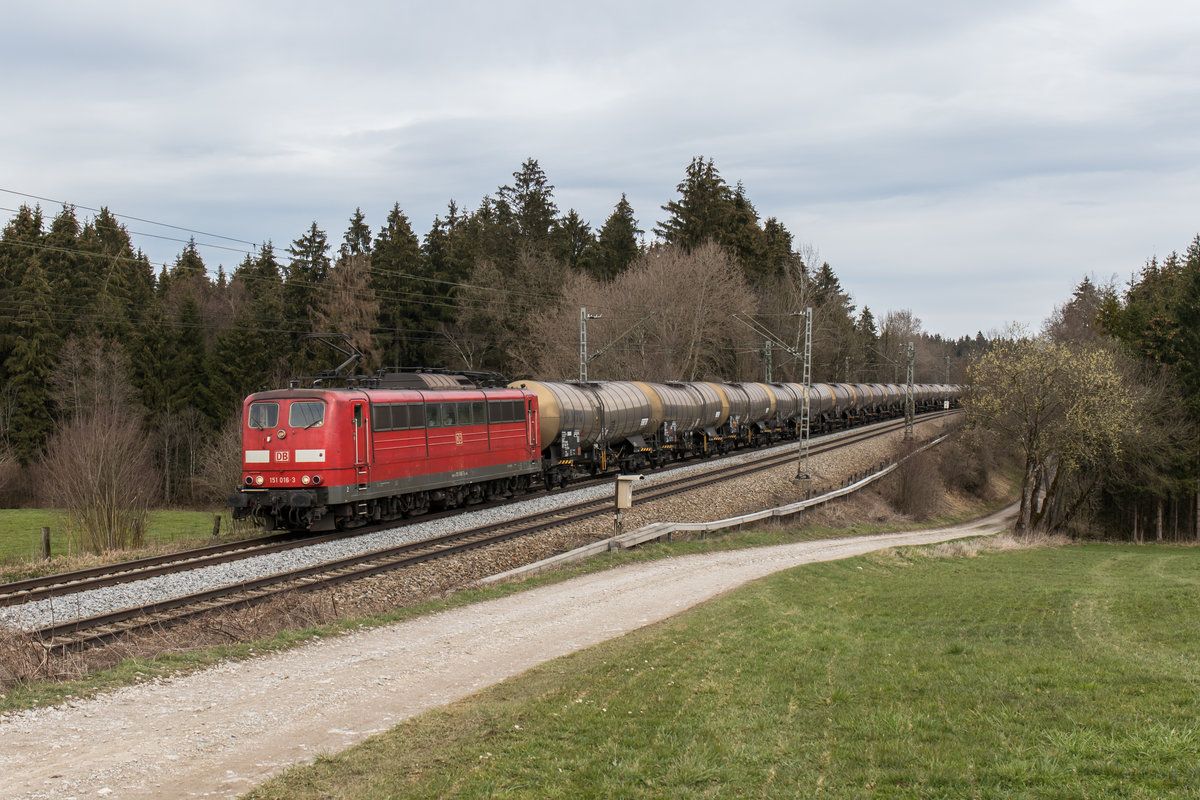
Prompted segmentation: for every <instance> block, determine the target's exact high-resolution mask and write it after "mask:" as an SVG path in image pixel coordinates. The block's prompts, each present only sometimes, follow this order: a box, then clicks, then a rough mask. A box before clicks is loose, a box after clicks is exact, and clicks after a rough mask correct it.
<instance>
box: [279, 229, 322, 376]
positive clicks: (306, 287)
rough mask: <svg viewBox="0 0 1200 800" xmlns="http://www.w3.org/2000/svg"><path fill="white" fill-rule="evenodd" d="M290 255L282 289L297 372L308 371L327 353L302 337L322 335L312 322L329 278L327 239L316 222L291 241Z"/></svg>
mask: <svg viewBox="0 0 1200 800" xmlns="http://www.w3.org/2000/svg"><path fill="white" fill-rule="evenodd" d="M288 253H289V254H290V255H291V262H290V263H289V264H288V268H287V279H286V281H285V282H284V286H283V299H284V315H285V319H286V323H287V325H288V327H289V328H291V330H292V335H293V338H292V341H293V346H294V347H295V354H294V360H293V363H294V364H295V368H296V371H297V372H308V371H312V370H313V369H314V368H315V366H316V364H317V363H318V361H320V360H323V359H324V354H323V353H318V352H317V349H316V347H315V346H314V345H313V344H312V343H311V342H310V343H307V344H305V343H303V338H304V336H306V335H307V334H309V333H314V332H316V333H320V332H321V331H315V330H314V328H313V321H314V318H315V314H316V309H317V306H318V305H319V304H320V302H321V300H320V295H321V293H322V292H324V291H325V281H326V279H327V278H328V277H329V268H330V261H329V240H328V237H327V236H326V235H325V232H324V231H322V230H321V229H320V228H318V227H317V223H316V222H314V223H313V224H312V226H311V227H310V228H309V229H308V231H307V232H306V233H305V234H304V235H303V236H301V237H300V238H299V239H296V240H294V241H293V242H292V246H291V247H290V248H288Z"/></svg>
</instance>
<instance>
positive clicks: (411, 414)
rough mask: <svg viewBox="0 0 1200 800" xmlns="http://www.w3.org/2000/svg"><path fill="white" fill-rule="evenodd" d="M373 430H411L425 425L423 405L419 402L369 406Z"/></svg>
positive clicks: (381, 431)
mask: <svg viewBox="0 0 1200 800" xmlns="http://www.w3.org/2000/svg"><path fill="white" fill-rule="evenodd" d="M371 420H372V422H373V423H374V425H375V430H376V431H378V432H380V433H383V432H385V431H412V430H420V429H421V428H424V427H425V406H423V405H421V404H420V403H388V404H386V405H372V406H371Z"/></svg>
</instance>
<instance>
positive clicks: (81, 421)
mask: <svg viewBox="0 0 1200 800" xmlns="http://www.w3.org/2000/svg"><path fill="white" fill-rule="evenodd" d="M71 352H73V353H75V356H76V357H75V358H74V359H70V360H64V362H63V365H62V366H61V367H60V368H59V370H58V371H56V373H55V375H54V376H53V378H52V381H53V383H54V385H55V387H56V388H58V390H59V391H60V392H61V397H62V398H63V407H64V410H65V412H66V419H65V421H64V422H62V423H61V424H60V425H59V426H58V427H57V429H56V430H55V432H54V434H53V435H52V436H51V437H50V440H49V442H48V443H47V446H46V455H45V457H44V458H43V460H42V463H41V466H40V469H39V473H40V475H41V482H40V483H41V487H42V492H43V494H44V495H45V501H46V502H47V503H48V504H49V505H50V506H52V507H55V508H60V509H62V510H63V512H64V514H65V515H66V528H67V532H68V535H69V536H70V537H72V539H73V540H74V541H75V542H76V543H77V544H78V545H79V546H80V547H81V548H82V549H84V550H89V551H92V552H103V551H106V550H114V549H124V548H129V547H136V546H139V545H140V544H141V541H142V536H143V533H144V531H145V525H146V513H147V511H148V509H149V507H150V504H151V503H152V502H153V501H154V500H155V498H156V497H157V494H158V486H159V480H158V475H157V474H156V471H155V468H154V461H153V457H152V453H151V444H150V440H149V438H148V437H147V436H146V433H145V429H144V427H143V415H142V412H141V410H140V409H139V408H137V406H136V405H134V403H133V402H132V400H131V398H132V396H133V390H132V387H131V386H130V384H129V381H128V378H127V377H126V374H127V359H126V357H125V355H124V352H123V351H122V350H121V349H120V348H119V347H116V346H112V347H109V346H105V344H104V343H103V342H95V343H93V346H90V347H88V348H83V347H82V346H80V345H78V343H76V344H75V345H73V349H72V350H71Z"/></svg>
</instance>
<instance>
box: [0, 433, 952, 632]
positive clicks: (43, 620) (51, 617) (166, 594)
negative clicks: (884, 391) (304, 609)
mask: <svg viewBox="0 0 1200 800" xmlns="http://www.w3.org/2000/svg"><path fill="white" fill-rule="evenodd" d="M946 424H947V423H946V422H945V421H944V420H937V421H928V422H922V423H920V424H919V425H918V429H919V435H922V436H924V437H926V438H932V437H933V436H935V435H937V434H938V433H940V432H941V430H942V428H943V426H945V425H946ZM836 436H837V434H834V437H835V438H836ZM899 438H900V434H898V433H897V434H895V435H893V436H887V437H882V438H880V439H877V440H872V441H869V442H862V443H859V444H854V445H850V446H847V447H845V448H841V449H838V450H835V451H833V452H830V453H825V454H821V455H817V456H813V457H812V459H811V462H810V472H811V473H812V474H813V476H814V479H815V480H814V483H815V485H817V486H821V485H826V486H828V485H831V484H835V483H836V482H838V481H840V480H843V479H844V477H845V476H848V475H851V474H856V473H860V472H863V471H865V470H867V469H870V468H873V467H874V466H875V465H878V464H880V463H882V462H884V461H886V460H887V459H888V458H889V457H890V455H891V452H892V449H893V448H894V447H895V444H896V442H897V441H898V440H899ZM795 449H796V445H795V444H794V443H792V444H786V445H780V446H778V447H775V448H770V449H764V450H753V451H746V452H743V453H740V454H735V455H733V456H730V457H729V458H727V459H723V460H722V461H721V462H713V461H705V462H699V463H696V464H693V465H689V466H685V467H680V468H678V469H675V470H671V471H670V472H668V473H660V474H657V475H648V476H647V477H646V480H645V481H644V482H642V481H639V482H638V484H637V487H638V488H640V487H646V486H652V485H654V484H655V483H658V482H659V481H662V480H666V479H667V478H668V477H670V478H675V477H679V476H684V475H688V474H692V473H697V472H707V471H713V470H719V469H721V468H722V466H728V465H732V464H739V463H744V462H746V461H748V460H752V459H755V458H760V457H762V456H763V455H764V454H769V453H775V452H783V451H787V450H795ZM795 472H796V468H795V466H794V465H786V466H783V467H779V468H777V469H775V470H772V471H771V472H770V473H767V474H760V475H756V476H751V477H746V478H742V479H739V480H735V481H729V482H725V483H722V484H719V485H717V486H714V487H709V488H706V489H705V490H703V493H697V492H689V493H686V494H681V495H679V496H678V497H673V498H666V499H661V500H657V501H654V502H653V503H644V504H638V503H637V499H636V498H637V494H636V488H635V494H634V508H633V509H631V510H630V511H628V512H626V513H625V515H624V519H623V527H624V529H625V530H631V529H633V528H636V527H639V526H641V525H645V524H649V523H651V522H657V521H662V520H671V521H676V522H699V521H707V520H712V519H719V518H721V517H726V516H734V515H737V514H741V513H746V512H748V511H755V510H759V509H762V508H770V507H772V506H777V505H783V504H785V503H789V502H793V501H795V500H798V499H801V497H800V494H799V492H800V489H799V487H798V484H797V483H796V482H795V480H794V477H795ZM612 495H613V486H612V485H611V484H610V485H602V486H592V487H588V488H584V489H578V490H575V491H571V492H563V493H559V494H555V495H551V496H547V497H539V498H534V499H529V500H523V501H519V502H516V503H511V504H508V505H504V506H500V507H496V508H491V509H486V510H481V511H470V512H465V513H462V514H458V515H455V516H453V517H446V518H443V519H437V520H430V521H428V522H417V523H413V524H409V525H405V526H403V527H398V528H393V529H390V530H386V531H379V532H374V533H368V534H364V535H362V536H356V537H353V538H349V539H342V540H339V541H336V542H324V543H321V544H317V545H313V546H311V547H304V548H297V549H294V550H288V551H284V552H281V553H270V554H267V555H261V556H253V557H251V558H246V559H241V560H239V561H233V562H229V563H226V564H217V565H214V566H209V567H202V568H200V569H195V570H189V571H186V572H179V573H173V574H169V575H162V576H158V577H155V578H148V579H145V580H141V581H134V582H131V583H125V584H119V585H116V586H109V587H103V588H100V589H92V590H88V591H84V592H78V593H74V594H68V595H62V596H58V597H51V598H47V599H44V600H39V601H34V602H31V603H25V604H22V605H17V606H10V607H7V608H0V624H3V625H8V626H10V627H12V628H17V629H20V630H35V629H38V628H42V627H46V626H49V625H53V624H56V623H62V622H66V621H69V620H73V619H79V618H84V617H91V616H97V615H100V614H106V613H110V612H113V611H118V610H122V609H127V608H139V607H142V606H147V605H151V604H153V603H157V602H161V601H163V600H169V599H173V598H176V597H182V596H184V595H188V594H193V593H196V592H201V591H206V590H209V589H217V588H221V587H225V586H233V585H236V584H240V583H244V582H247V581H252V580H256V579H258V578H263V577H266V576H269V575H275V574H279V573H283V572H288V571H291V570H296V569H302V568H304V567H311V566H316V565H318V564H321V563H325V562H328V561H334V560H337V559H341V558H349V557H352V556H356V555H361V554H364V553H370V552H373V551H377V550H382V549H385V548H388V547H396V546H399V545H402V544H408V543H410V542H416V541H421V540H424V539H428V538H432V537H435V536H440V535H443V534H447V533H452V532H454V531H458V530H463V529H467V528H473V527H478V526H482V525H488V524H492V523H496V522H504V521H508V520H512V519H516V518H518V517H523V516H528V515H533V514H539V513H546V512H549V511H552V510H554V509H556V508H558V507H561V506H563V505H566V504H568V503H574V502H580V501H583V500H591V499H598V498H603V497H611V496H612ZM613 533H614V527H613V521H612V519H611V518H608V517H598V518H594V519H591V520H588V521H585V522H581V523H576V524H572V525H569V526H561V527H560V528H559V529H557V530H554V531H551V532H548V533H547V534H542V535H539V536H534V537H528V538H527V539H522V540H519V541H515V542H511V543H508V544H507V545H500V546H495V547H491V548H487V550H485V551H480V552H476V553H467V554H464V555H463V556H458V557H455V558H452V559H445V560H442V561H439V562H437V564H435V565H430V566H429V567H427V568H418V569H416V570H415V572H416V573H417V575H414V574H413V573H414V570H405V571H404V573H403V576H401V577H390V576H387V575H384V576H380V577H379V578H375V579H371V580H370V581H362V582H359V583H358V584H354V585H351V586H350V587H345V588H343V589H340V590H338V592H339V597H340V599H341V600H342V601H343V602H350V603H352V604H353V603H354V602H355V601H356V600H359V599H361V598H362V597H363V595H364V594H367V593H369V594H370V595H371V597H372V598H373V600H374V601H376V602H378V601H379V600H380V594H381V593H383V594H387V595H393V594H402V595H403V594H410V593H411V592H408V591H400V592H398V593H397V592H396V591H395V590H394V588H389V584H393V583H396V582H397V581H399V582H400V583H402V584H404V586H405V587H406V588H408V589H411V588H412V586H413V585H416V586H418V587H424V589H425V590H430V591H438V590H445V589H447V588H451V587H452V586H454V585H461V583H463V582H466V581H469V580H473V579H477V578H480V577H484V576H485V575H489V574H494V573H497V572H503V571H504V570H506V569H511V568H513V567H516V566H520V565H521V564H525V563H529V562H530V561H534V560H537V559H539V558H544V557H547V556H550V555H553V554H554V553H556V552H562V551H563V550H566V549H570V548H571V547H575V546H578V545H580V544H585V543H588V542H591V541H596V540H598V539H603V538H606V537H608V536H611V535H613ZM414 577H415V578H416V580H415V581H414V580H413V578H414Z"/></svg>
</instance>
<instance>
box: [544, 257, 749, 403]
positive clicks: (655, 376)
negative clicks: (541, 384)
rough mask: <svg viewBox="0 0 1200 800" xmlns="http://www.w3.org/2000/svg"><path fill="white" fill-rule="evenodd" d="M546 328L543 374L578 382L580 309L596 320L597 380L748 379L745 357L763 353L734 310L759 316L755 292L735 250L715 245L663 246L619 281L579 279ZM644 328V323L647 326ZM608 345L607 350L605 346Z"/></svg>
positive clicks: (592, 347) (591, 336)
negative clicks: (735, 260) (731, 252)
mask: <svg viewBox="0 0 1200 800" xmlns="http://www.w3.org/2000/svg"><path fill="white" fill-rule="evenodd" d="M568 287H569V288H568V290H567V291H564V296H563V300H562V301H561V302H560V304H559V305H558V307H557V308H556V309H555V310H554V311H552V312H551V313H550V314H549V315H548V317H549V319H551V320H553V321H554V324H553V325H543V327H542V331H543V333H542V334H541V335H542V339H543V340H542V344H541V352H542V354H543V359H542V360H541V361H539V362H538V363H537V364H534V365H533V366H534V367H535V368H536V369H538V370H541V371H542V372H541V373H538V374H552V375H560V376H562V377H568V378H573V377H576V376H577V373H578V363H579V338H578V334H579V309H580V307H587V309H588V310H589V311H596V312H599V313H600V314H601V318H600V319H598V320H595V321H594V322H590V323H589V327H588V340H589V347H588V350H589V354H593V353H595V352H597V351H599V350H602V349H604V355H603V356H602V357H601V358H598V359H596V360H595V361H594V363H593V364H592V365H591V366H590V367H589V377H590V378H593V379H596V378H601V379H609V380H612V379H622V380H629V379H648V380H660V381H671V380H689V381H690V380H703V379H707V378H727V379H735V378H744V377H749V376H748V375H742V374H740V373H741V372H743V371H745V370H746V369H747V366H746V363H743V362H744V361H746V359H745V358H744V356H746V354H753V355H755V356H756V355H757V344H756V342H755V341H754V337H753V333H752V332H751V331H749V330H748V329H745V328H743V327H742V326H741V325H738V324H737V323H735V322H734V321H733V320H732V319H731V317H732V315H733V314H734V313H738V312H745V311H752V310H753V309H754V308H755V300H754V295H753V294H752V293H751V291H750V290H749V289H748V288H747V286H746V283H745V281H744V280H743V278H742V275H741V271H740V270H739V269H737V268H736V266H735V265H734V263H733V262H732V261H731V260H730V258H729V256H728V255H727V253H726V252H725V251H724V250H723V249H722V248H720V247H718V246H717V245H715V244H712V243H708V244H704V245H701V246H699V247H694V248H692V249H690V250H687V249H684V248H683V247H679V246H660V247H655V248H652V249H651V250H650V251H649V252H647V253H645V254H643V255H641V256H639V257H638V258H637V259H636V260H635V261H634V263H633V264H632V265H631V266H630V268H629V269H628V270H626V271H625V272H623V273H622V274H621V275H619V276H617V277H616V278H615V279H614V280H613V281H612V282H610V283H606V284H598V283H596V282H595V281H591V280H588V279H585V278H581V277H577V278H575V279H573V280H572V281H571V282H570V283H569V284H568ZM639 323H640V324H639ZM605 348H607V349H605Z"/></svg>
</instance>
